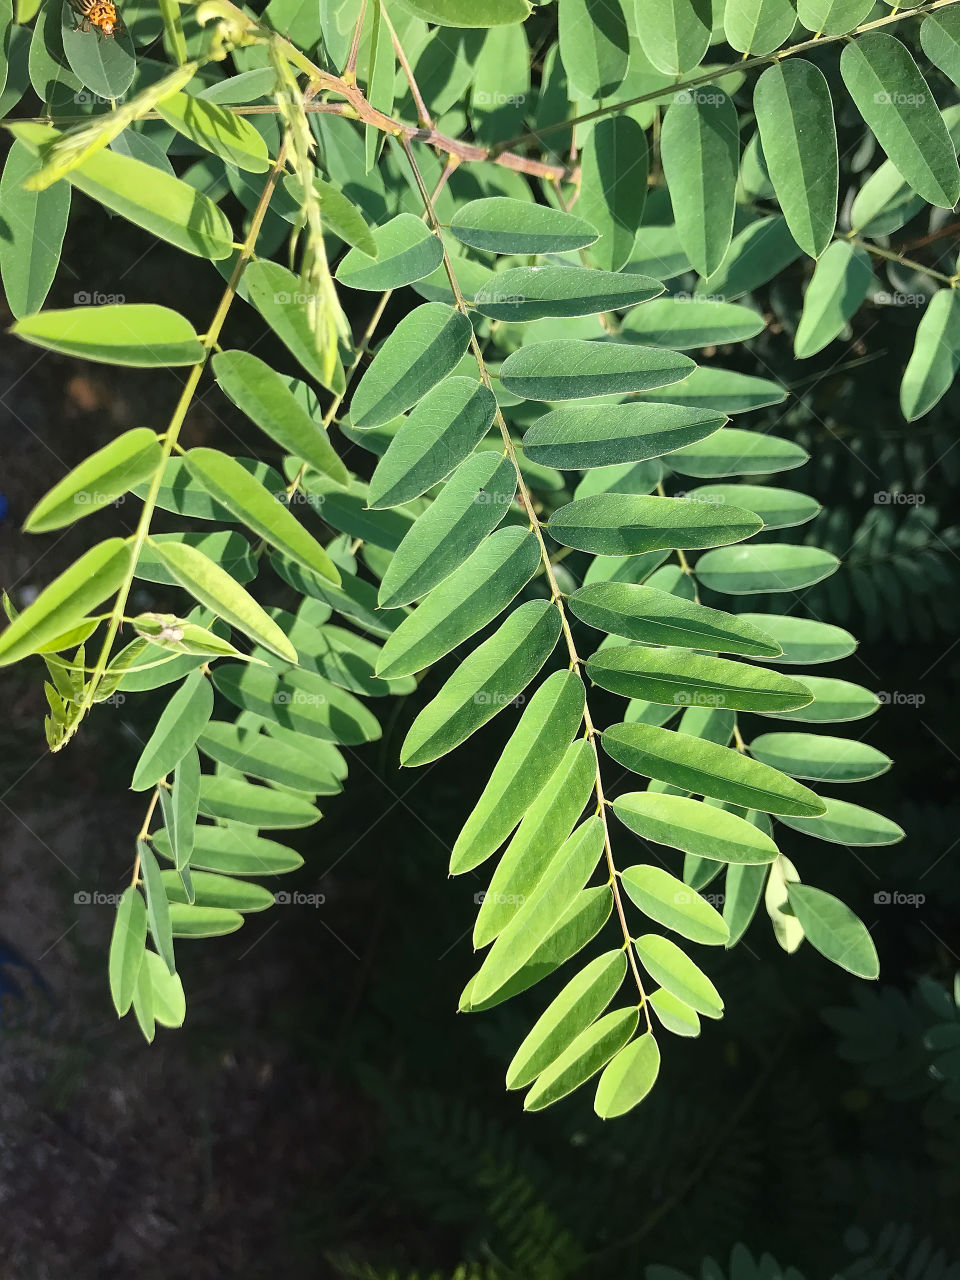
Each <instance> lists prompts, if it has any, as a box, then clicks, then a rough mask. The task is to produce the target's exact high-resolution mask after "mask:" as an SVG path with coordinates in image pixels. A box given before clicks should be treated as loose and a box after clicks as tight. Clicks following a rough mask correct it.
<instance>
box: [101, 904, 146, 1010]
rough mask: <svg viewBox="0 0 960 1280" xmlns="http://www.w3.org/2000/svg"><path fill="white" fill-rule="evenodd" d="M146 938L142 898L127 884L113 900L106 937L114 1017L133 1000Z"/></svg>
mask: <svg viewBox="0 0 960 1280" xmlns="http://www.w3.org/2000/svg"><path fill="white" fill-rule="evenodd" d="M146 939H147V909H146V906H145V905H144V901H143V898H141V896H140V894H139V892H138V891H137V890H136V889H135V888H133V886H132V885H131V886H129V887H128V888H127V889H125V890H124V892H123V896H122V897H121V899H120V901H119V903H118V904H117V914H116V918H115V920H114V922H113V934H112V935H111V938H110V958H109V961H108V971H109V977H110V995H111V997H112V999H113V1006H114V1008H115V1009H116V1011H117V1015H118V1017H121V1018H122V1017H123V1015H124V1014H125V1013H126V1012H127V1010H128V1009H129V1008H130V1005H131V1003H132V1001H133V994H134V992H135V991H136V988H137V979H138V977H139V975H140V965H141V964H142V963H143V947H144V943H145V942H146Z"/></svg>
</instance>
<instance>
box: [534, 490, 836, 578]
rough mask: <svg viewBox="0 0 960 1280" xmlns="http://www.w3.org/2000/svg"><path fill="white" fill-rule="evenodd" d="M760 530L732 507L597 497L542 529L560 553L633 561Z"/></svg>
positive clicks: (570, 506)
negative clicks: (558, 545)
mask: <svg viewBox="0 0 960 1280" xmlns="http://www.w3.org/2000/svg"><path fill="white" fill-rule="evenodd" d="M762 525H763V522H762V521H761V520H760V518H759V517H758V516H755V515H754V514H753V512H752V511H742V510H740V509H739V508H738V507H710V506H708V505H707V504H704V503H697V502H684V501H683V499H682V498H650V497H638V496H635V495H633V494H626V493H598V494H594V495H593V496H591V497H589V498H577V499H575V500H574V501H573V502H568V503H567V504H566V506H563V507H559V508H558V509H557V510H556V511H555V512H554V513H553V515H552V516H551V517H550V520H549V522H548V525H547V528H548V529H549V530H550V536H551V537H552V538H556V540H557V541H558V542H561V543H563V545H564V546H566V547H575V548H576V549H577V550H579V551H591V552H593V554H594V555H604V556H615V555H634V556H635V555H638V554H640V553H641V552H644V551H656V550H658V549H659V548H662V547H669V548H682V549H683V550H684V551H686V550H690V549H695V548H699V547H715V546H717V545H719V544H723V543H728V542H739V541H740V539H741V538H749V537H750V535H751V534H754V533H756V532H757V531H758V529H760V528H762ZM738 550H740V548H738ZM711 554H713V555H716V554H717V553H716V552H712V553H711ZM820 554H822V555H826V552H821V553H820ZM704 558H706V557H704ZM832 558H833V557H831V559H832ZM701 563H702V561H701Z"/></svg>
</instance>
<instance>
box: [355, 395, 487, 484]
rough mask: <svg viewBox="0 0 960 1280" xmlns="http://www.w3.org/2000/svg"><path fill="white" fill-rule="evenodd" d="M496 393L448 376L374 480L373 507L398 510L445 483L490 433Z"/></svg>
mask: <svg viewBox="0 0 960 1280" xmlns="http://www.w3.org/2000/svg"><path fill="white" fill-rule="evenodd" d="M496 411H497V401H496V398H495V397H494V394H493V392H492V391H489V390H488V389H487V388H486V387H485V386H484V385H483V383H481V382H476V381H475V380H474V379H473V378H459V377H452V378H447V379H446V380H445V381H444V382H441V383H440V385H439V386H436V387H433V388H432V390H430V391H428V392H427V394H426V395H425V396H424V397H423V399H422V400H421V401H420V403H419V404H418V405H417V406H416V408H415V409H414V410H413V412H412V413H411V414H410V416H409V418H407V419H406V421H405V422H403V423H402V424H401V426H400V429H399V431H398V432H397V434H396V435H395V436H394V437H393V439H392V440H391V441H390V444H389V445H388V446H387V451H386V453H385V454H384V455H383V457H382V458H381V459H380V461H379V463H378V464H377V468H376V470H375V471H374V473H373V477H372V478H371V480H370V490H369V505H370V506H371V507H375V508H376V507H396V506H399V505H400V504H401V503H403V502H409V501H410V500H411V499H412V498H419V497H420V495H421V494H422V493H426V491H427V490H428V489H431V488H432V487H433V486H434V485H435V484H437V483H438V482H439V481H441V480H444V479H446V477H447V476H448V475H449V474H450V472H451V471H453V470H454V468H455V467H457V466H459V465H460V463H461V462H462V461H463V460H464V458H466V457H468V456H469V455H470V454H471V453H473V451H474V449H475V448H476V447H477V445H478V444H479V443H480V441H481V440H482V439H483V437H484V436H485V435H486V434H487V432H488V431H489V430H490V427H491V426H492V424H493V419H494V415H495V414H496Z"/></svg>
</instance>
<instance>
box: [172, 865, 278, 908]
mask: <svg viewBox="0 0 960 1280" xmlns="http://www.w3.org/2000/svg"><path fill="white" fill-rule="evenodd" d="M160 875H161V878H162V880H163V885H164V888H165V890H166V892H167V896H168V898H169V899H170V902H171V903H173V902H186V901H187V898H186V896H185V894H184V891H183V886H182V885H181V883H180V879H179V877H178V875H177V873H176V872H175V871H161V872H160ZM191 878H192V880H193V885H194V889H195V891H196V904H197V906H198V907H220V908H222V909H224V910H227V911H239V912H240V913H241V914H243V913H245V912H247V911H265V910H266V909H267V907H272V906H273V905H274V903H275V901H276V899H275V897H274V895H273V894H272V893H271V892H270V890H269V889H264V888H263V886H262V885H259V884H250V883H249V882H245V881H243V880H236V879H235V878H234V877H233V876H221V875H215V874H212V873H211V872H209V871H194V872H193V873H192V876H191Z"/></svg>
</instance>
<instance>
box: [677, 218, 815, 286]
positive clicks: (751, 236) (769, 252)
mask: <svg viewBox="0 0 960 1280" xmlns="http://www.w3.org/2000/svg"><path fill="white" fill-rule="evenodd" d="M802 252H803V250H802V249H801V248H800V246H799V245H798V244H797V242H796V240H794V238H793V236H792V235H791V234H790V229H789V227H788V226H787V223H786V219H784V218H781V217H780V216H779V215H777V216H775V217H769V218H757V219H756V221H754V222H750V223H748V224H747V226H745V227H744V228H743V230H742V231H740V232H738V234H737V235H735V236H734V238H733V240H732V242H731V244H730V248H729V249H728V250H727V252H726V254H725V255H724V259H723V261H722V262H721V263H720V265H719V267H717V269H716V271H714V273H713V274H712V275H710V276H708V277H707V279H706V280H704V281H703V282H702V284H700V285H699V286H698V289H697V292H698V293H700V294H704V295H706V296H707V297H714V298H723V299H724V300H725V301H726V302H735V301H736V299H737V298H740V297H742V296H743V294H745V293H752V292H753V291H754V290H755V289H759V288H760V287H761V286H762V285H765V284H767V283H768V282H769V281H770V280H772V279H773V278H774V277H775V276H778V275H780V273H781V272H782V271H785V270H786V268H787V267H789V266H790V265H791V263H793V262H796V260H797V258H799V257H800V255H801V254H802Z"/></svg>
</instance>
